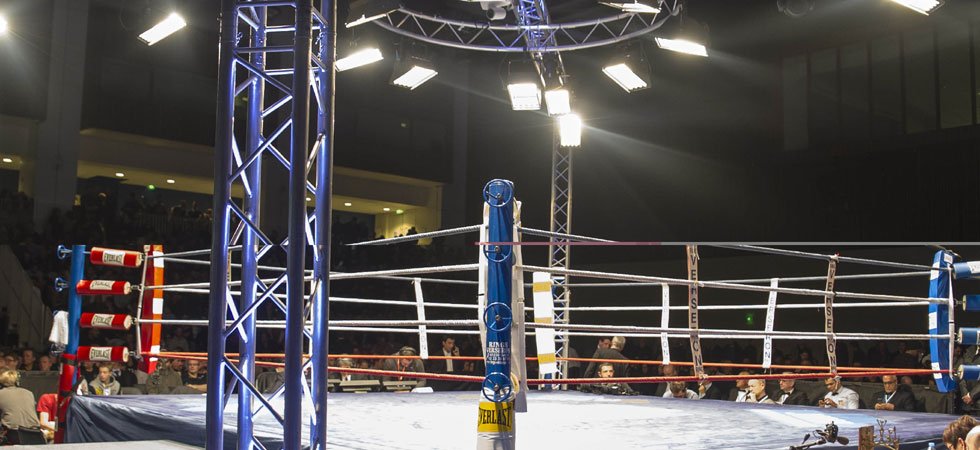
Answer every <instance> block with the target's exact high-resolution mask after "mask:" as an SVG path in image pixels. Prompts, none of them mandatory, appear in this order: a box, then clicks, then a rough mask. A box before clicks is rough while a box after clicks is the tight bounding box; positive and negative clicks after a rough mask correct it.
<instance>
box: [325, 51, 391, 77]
mask: <svg viewBox="0 0 980 450" xmlns="http://www.w3.org/2000/svg"><path fill="white" fill-rule="evenodd" d="M382 59H384V56H383V55H382V54H381V50H379V49H378V48H377V47H370V48H364V49H360V50H357V51H355V52H354V53H351V54H350V55H347V56H345V57H343V58H340V59H338V60H337V61H336V62H335V63H334V67H335V68H336V69H337V72H343V71H345V70H350V69H353V68H355V67H361V66H365V65H368V64H371V63H373V62H378V61H381V60H382Z"/></svg>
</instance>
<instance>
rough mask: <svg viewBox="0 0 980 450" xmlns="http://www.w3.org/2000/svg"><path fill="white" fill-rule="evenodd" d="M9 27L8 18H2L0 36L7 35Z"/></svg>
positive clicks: (0, 17)
mask: <svg viewBox="0 0 980 450" xmlns="http://www.w3.org/2000/svg"><path fill="white" fill-rule="evenodd" d="M9 27H10V26H9V25H7V18H6V17H4V16H0V36H3V35H5V34H7V29H8V28H9Z"/></svg>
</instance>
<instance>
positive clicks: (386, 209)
mask: <svg viewBox="0 0 980 450" xmlns="http://www.w3.org/2000/svg"><path fill="white" fill-rule="evenodd" d="M381 210H382V211H384V212H389V211H391V208H389V207H387V206H386V207H384V208H381Z"/></svg>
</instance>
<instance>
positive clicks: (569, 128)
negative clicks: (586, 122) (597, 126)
mask: <svg viewBox="0 0 980 450" xmlns="http://www.w3.org/2000/svg"><path fill="white" fill-rule="evenodd" d="M558 138H559V142H560V144H561V146H562V147H578V146H580V145H582V118H581V117H579V116H578V114H565V115H564V116H559V117H558Z"/></svg>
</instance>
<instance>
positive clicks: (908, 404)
mask: <svg viewBox="0 0 980 450" xmlns="http://www.w3.org/2000/svg"><path fill="white" fill-rule="evenodd" d="M881 384H883V385H884V388H885V389H884V390H882V391H878V393H876V394H875V409H883V410H886V411H915V396H914V395H912V393H911V392H909V391H907V390H905V389H900V388H899V386H898V377H896V376H895V375H885V376H883V377H881Z"/></svg>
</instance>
